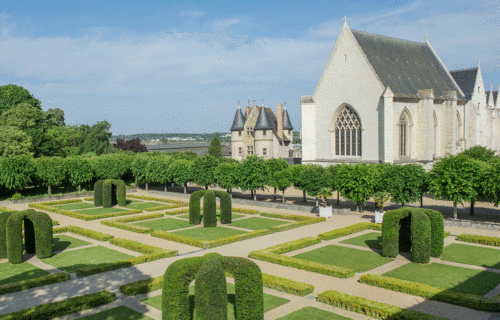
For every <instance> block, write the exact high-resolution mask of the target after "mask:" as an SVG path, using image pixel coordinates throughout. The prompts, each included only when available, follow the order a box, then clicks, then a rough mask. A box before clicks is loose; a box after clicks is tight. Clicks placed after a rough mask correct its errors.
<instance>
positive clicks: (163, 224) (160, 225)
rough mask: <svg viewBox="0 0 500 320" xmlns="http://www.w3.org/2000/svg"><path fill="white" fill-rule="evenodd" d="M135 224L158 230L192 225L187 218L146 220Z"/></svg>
mask: <svg viewBox="0 0 500 320" xmlns="http://www.w3.org/2000/svg"><path fill="white" fill-rule="evenodd" d="M133 224H134V225H136V226H142V227H148V228H151V229H153V230H155V231H156V230H163V231H170V230H176V229H183V228H187V227H191V226H192V225H190V224H189V221H187V220H179V219H174V218H163V219H154V220H146V221H141V222H136V223H133Z"/></svg>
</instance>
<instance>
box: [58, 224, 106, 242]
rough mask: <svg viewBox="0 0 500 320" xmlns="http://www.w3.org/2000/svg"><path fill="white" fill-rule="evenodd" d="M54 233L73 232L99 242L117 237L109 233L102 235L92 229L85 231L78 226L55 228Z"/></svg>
mask: <svg viewBox="0 0 500 320" xmlns="http://www.w3.org/2000/svg"><path fill="white" fill-rule="evenodd" d="M53 232H54V233H63V232H72V233H74V234H78V235H81V236H84V237H87V238H91V239H95V240H99V241H108V240H110V239H113V238H114V237H115V236H113V235H111V234H107V233H102V232H99V231H94V230H90V229H85V228H82V227H78V226H66V227H58V228H54V231H53Z"/></svg>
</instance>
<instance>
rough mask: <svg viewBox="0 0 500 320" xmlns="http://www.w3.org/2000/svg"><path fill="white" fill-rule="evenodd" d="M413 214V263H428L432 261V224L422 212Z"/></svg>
mask: <svg viewBox="0 0 500 320" xmlns="http://www.w3.org/2000/svg"><path fill="white" fill-rule="evenodd" d="M418 212H419V213H418V214H416V213H414V212H412V213H411V262H413V263H428V262H429V261H430V260H431V257H430V249H431V223H430V220H429V217H428V216H427V215H426V214H425V213H422V212H421V211H420V210H419V211H418Z"/></svg>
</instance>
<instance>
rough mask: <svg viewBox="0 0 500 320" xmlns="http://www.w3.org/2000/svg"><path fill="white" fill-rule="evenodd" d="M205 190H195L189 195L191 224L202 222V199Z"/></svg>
mask: <svg viewBox="0 0 500 320" xmlns="http://www.w3.org/2000/svg"><path fill="white" fill-rule="evenodd" d="M203 195H204V192H203V191H195V192H193V193H192V194H191V196H190V197H189V223H190V224H194V225H197V224H200V223H201V213H200V199H201V197H203Z"/></svg>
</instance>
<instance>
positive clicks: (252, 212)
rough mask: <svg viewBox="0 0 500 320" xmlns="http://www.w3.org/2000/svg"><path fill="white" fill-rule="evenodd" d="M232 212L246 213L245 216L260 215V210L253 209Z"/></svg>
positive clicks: (237, 209)
mask: <svg viewBox="0 0 500 320" xmlns="http://www.w3.org/2000/svg"><path fill="white" fill-rule="evenodd" d="M232 212H237V213H244V214H259V213H260V211H259V210H253V209H243V208H232Z"/></svg>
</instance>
